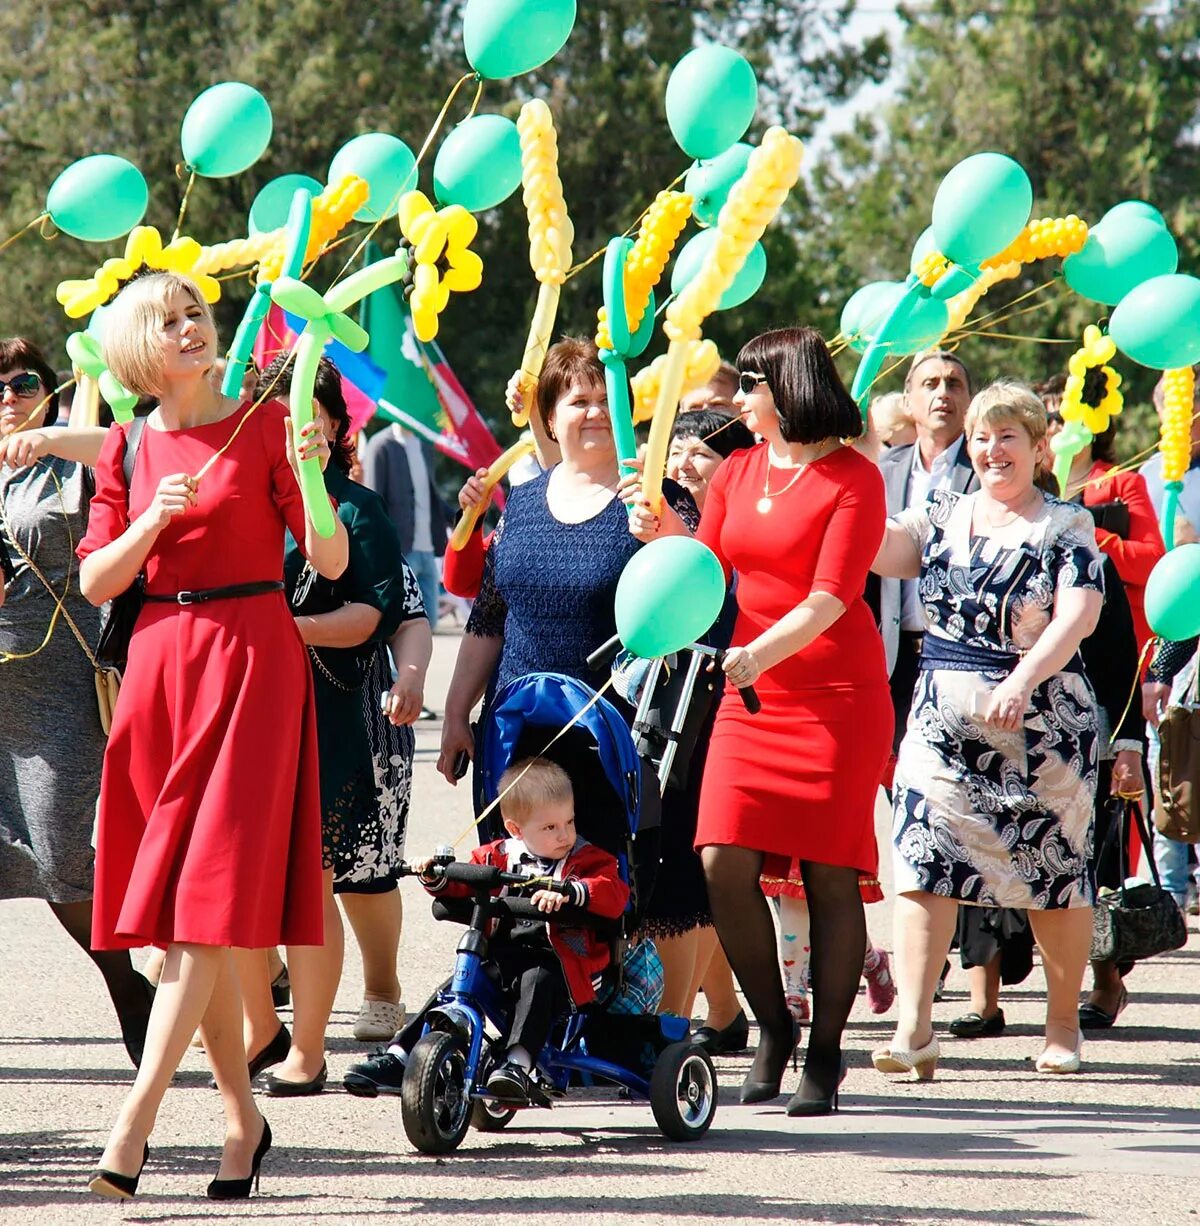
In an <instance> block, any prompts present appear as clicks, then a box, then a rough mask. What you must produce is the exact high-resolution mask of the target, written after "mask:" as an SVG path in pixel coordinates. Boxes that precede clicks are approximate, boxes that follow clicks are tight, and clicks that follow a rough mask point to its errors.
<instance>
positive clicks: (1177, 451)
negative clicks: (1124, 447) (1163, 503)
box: [1158, 366, 1196, 482]
mask: <svg viewBox="0 0 1200 1226" xmlns="http://www.w3.org/2000/svg"><path fill="white" fill-rule="evenodd" d="M1195 394H1196V376H1195V374H1194V373H1193V371H1192V368H1191V367H1190V366H1183V367H1180V368H1179V369H1177V370H1167V371H1164V372H1163V412H1162V434H1161V437H1160V440H1159V444H1158V449H1159V451H1161V452H1162V458H1163V468H1162V475H1163V481H1164V482H1166V481H1182V480H1183V478H1184V476H1185V474H1186V473H1187V470H1188V464H1189V462H1190V461H1191V454H1192V411H1193V410H1192V405H1193V401H1194V398H1195Z"/></svg>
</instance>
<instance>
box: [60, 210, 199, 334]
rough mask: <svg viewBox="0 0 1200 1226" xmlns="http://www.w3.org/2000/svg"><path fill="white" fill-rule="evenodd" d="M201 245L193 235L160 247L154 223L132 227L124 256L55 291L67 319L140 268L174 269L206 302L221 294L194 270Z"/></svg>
mask: <svg viewBox="0 0 1200 1226" xmlns="http://www.w3.org/2000/svg"><path fill="white" fill-rule="evenodd" d="M202 250H203V249H202V248H201V246H200V244H199V243H198V242H196V240H195V239H194V238H187V237H182V238H177V239H174V240H173V241H172V242H170V243H168V244H167V245H166V246H165V247H164V246H163V241H162V235H161V234H159V232H158V230H157V229H155V227H154V226H134V228H133V229H132V230H130V232H129V237H128V238H127V239H126V240H125V254H124V256H114V257H113V258H112V259H109V260H105V261H104V263H103V264H101V265H100V267H99V268H97V269H96V271H95V272H94V273H92V275H91V276H90V277H88V278H87V279H86V280H82V281H60V282H59V284H58V289H57V291H56V293H55V296H56V297H57V299H58V301H59V302H60V303H61V304H62V307H63V310H64V311H65V312H66V314H67V317H68V318H69V319H82V318H83V316H84V315H90V314H91V313H92V312H93V311H94V310H95V309H96V308H97V307H101V306H103V305H104V304H105V303H106V302H107V301H108V300H109V299H110V298H112V297H114V296H115V295H116V293H117V291H118V290H119V289H120V288H121V283H122V282H124V281H128V280H129V279H130V278H131V277H132V276H133V275H134V273H136V272H137V270H138V269H139V268H143V267H145V268H150V269H153V270H154V271H156V272H176V273H179V274H180V275H181V276H185V277H191V278H192V280H194V281H195V283H196V286H197V288H198V289H199V290H200V293H201V294H202V295H203V296H204V301H205V302H216V301H217V300H218V299H219V298H220V297H221V286H220V284H219V283H218V282H217V281H215V280H214V279H213V278H212V277H209V276H205V275H204V274H203V273H202V272H197V270H196V265H197V264H198V262H199V260H200V255H201V251H202Z"/></svg>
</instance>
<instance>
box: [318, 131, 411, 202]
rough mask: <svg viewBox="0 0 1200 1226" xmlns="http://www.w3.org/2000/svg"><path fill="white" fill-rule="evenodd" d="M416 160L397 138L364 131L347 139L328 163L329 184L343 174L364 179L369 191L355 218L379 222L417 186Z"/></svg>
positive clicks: (382, 133)
mask: <svg viewBox="0 0 1200 1226" xmlns="http://www.w3.org/2000/svg"><path fill="white" fill-rule="evenodd" d="M416 165H417V159H416V158H415V157H413V151H412V150H411V149H410V148H409V147H408V146H407V145H406V144H405V143H404V142H403V141H402V140H401V139H400V138H399V137H398V136H392V135H391V134H390V133H388V132H364V133H363V134H362V135H361V136H356V137H354V138H353V139H352V140H348V141H347V142H346V143H345V144H344V145H343V146H342V147H341V148H340V149H339V150H338V151H337V153H335V154H334V155H333V161H332V162H330V163H329V179H328V181H329V182H330V183H336V182H337V181H338V179H340V178H342V176H343V175H358V176H359V178H361V179H366V181H367V186H368V187H369V188H370V189H371V194H370V195H369V196H368V197H367V202H366V203H365V204H364V205H363V206H362V208H361V209H359V210H358V212H357V213H355V214H354V220H355V221H380V220H381V219H382V218H383V217H385V216H386V215H387V214H388V213H392V212H394V211H395V209H396V205H397V204H398V203H399V202H400V197H401V196H403V195H404V193H405V192H406V191H409V190H410V189H411V188H414V187H416V185H417V176H416V175H415V174H414V173H413V172H414V170H415V169H416Z"/></svg>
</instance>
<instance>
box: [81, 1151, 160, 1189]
mask: <svg viewBox="0 0 1200 1226" xmlns="http://www.w3.org/2000/svg"><path fill="white" fill-rule="evenodd" d="M149 1157H150V1146H149V1145H147V1146H146V1148H145V1149H143V1150H142V1165H141V1166H139V1167H138V1171H137V1174H136V1175H122V1174H120V1173H119V1172H117V1171H106V1170H105V1169H104V1167H102V1166H98V1167H97V1168H96V1169H95V1170H94V1171H93V1172H92V1175H91V1178H90V1179H89V1180H88V1191H89V1192H95V1194H96V1195H97V1196H104V1197H107V1198H108V1199H109V1200H132V1199H133V1198H134V1196H136V1195H137V1189H138V1180H139V1179H141V1177H142V1172H143V1171H144V1170H145V1169H146V1162H147V1160H148V1159H149Z"/></svg>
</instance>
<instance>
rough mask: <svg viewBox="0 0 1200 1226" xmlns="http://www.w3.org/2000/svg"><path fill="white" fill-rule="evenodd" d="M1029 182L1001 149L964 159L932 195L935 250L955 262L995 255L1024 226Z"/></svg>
mask: <svg viewBox="0 0 1200 1226" xmlns="http://www.w3.org/2000/svg"><path fill="white" fill-rule="evenodd" d="M1032 208H1033V186H1032V184H1031V183H1030V182H1029V176H1028V175H1027V174H1026V173H1025V170H1024V168H1023V167H1022V166H1020V165H1019V164H1018V163H1017V162H1014V161H1013V160H1012V158H1010V157H1006V156H1005V155H1004V154H1003V153H976V154H974V155H972V156H971V157H969V158H964V159H963V160H962V161H961V162H959V164H958V165H957V166H955V167H954V168H953V169H952V170H951V171H950V173H949V174H948V175H947V176H946V177H945V178H944V179H943V180H942V182H941V185H940V186H939V187H938V189H937V195H936V196H935V197H934V198H933V233H934V237H935V238H936V240H937V246H938V250H939V251H940V252H941V253H942V254H943V255H944V256H946V258H947V259H949V260H953V261H954V262H955V263H956V264H979V263H982V261H984V260H986V259H989V258H990V257H991V256H993V255H998V254H999V253H1000V252H1001V251H1003V250H1004V248H1005V247H1007V246H1008V244H1009V243H1011V242H1012V241H1013V239H1014V238H1016V237H1017V235H1018V234H1020V233H1021V231H1022V230H1023V229H1024V228H1025V223H1026V222H1027V221H1028V220H1029V213H1030V210H1031V209H1032Z"/></svg>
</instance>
